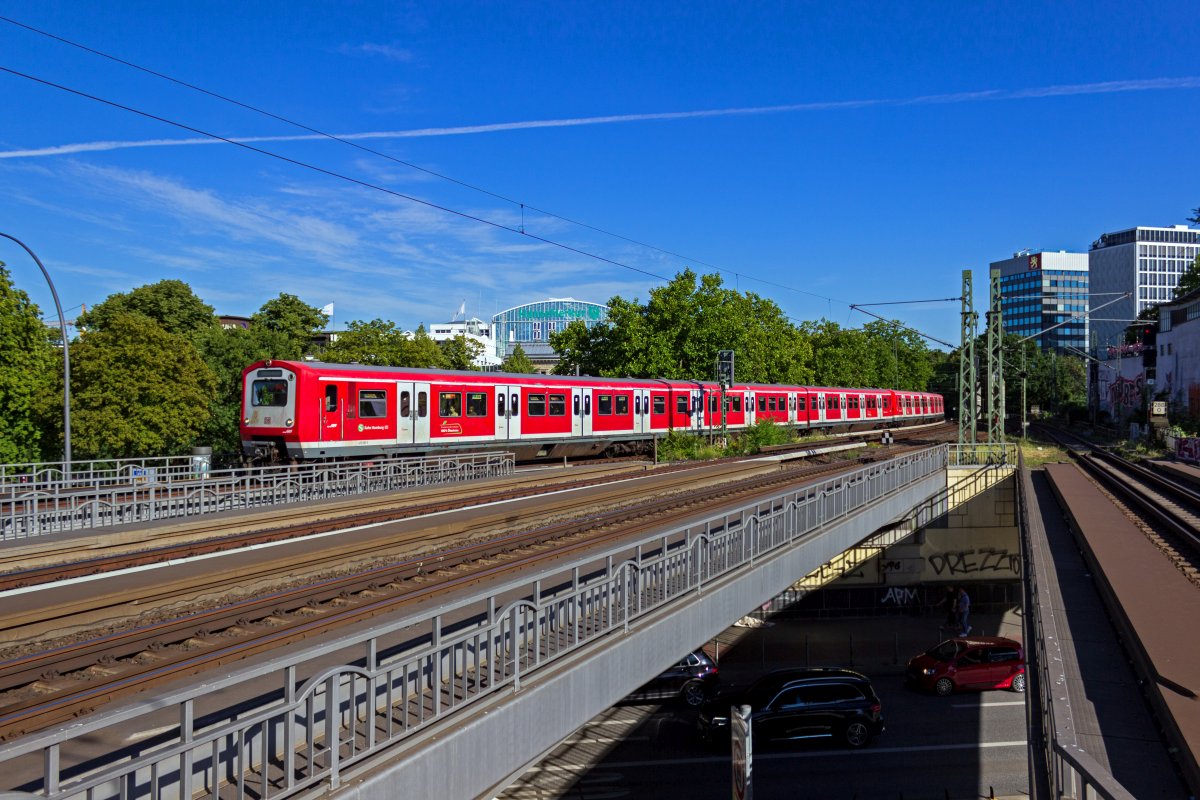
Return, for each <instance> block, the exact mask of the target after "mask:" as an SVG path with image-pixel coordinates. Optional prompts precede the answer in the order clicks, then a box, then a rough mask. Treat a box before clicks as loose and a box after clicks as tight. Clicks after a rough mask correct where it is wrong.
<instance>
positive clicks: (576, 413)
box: [571, 395, 579, 417]
mask: <svg viewBox="0 0 1200 800" xmlns="http://www.w3.org/2000/svg"><path fill="white" fill-rule="evenodd" d="M571 411H572V412H573V413H574V414H575V416H577V417H578V416H579V395H575V403H574V405H572V406H571Z"/></svg>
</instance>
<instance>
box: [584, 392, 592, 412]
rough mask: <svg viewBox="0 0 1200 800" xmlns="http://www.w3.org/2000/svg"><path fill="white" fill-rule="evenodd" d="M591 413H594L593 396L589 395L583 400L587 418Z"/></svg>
mask: <svg viewBox="0 0 1200 800" xmlns="http://www.w3.org/2000/svg"><path fill="white" fill-rule="evenodd" d="M591 413H592V396H591V395H590V394H589V395H588V396H587V397H585V398H583V415H584V416H585V417H586V416H587V415H588V414H591Z"/></svg>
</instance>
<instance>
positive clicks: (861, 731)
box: [842, 720, 871, 747]
mask: <svg viewBox="0 0 1200 800" xmlns="http://www.w3.org/2000/svg"><path fill="white" fill-rule="evenodd" d="M870 739H871V732H870V731H869V730H867V726H866V724H865V723H863V722H859V721H857V720H855V721H854V722H851V723H850V724H849V725H847V726H846V729H845V730H844V731H842V740H843V741H845V742H846V744H847V745H849V746H850V747H862V746H863V745H865V744H866V743H867V742H868V741H870Z"/></svg>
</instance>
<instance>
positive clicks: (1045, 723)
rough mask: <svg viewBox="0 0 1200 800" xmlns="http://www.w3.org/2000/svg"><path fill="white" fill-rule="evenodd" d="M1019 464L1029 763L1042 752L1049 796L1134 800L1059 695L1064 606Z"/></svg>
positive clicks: (1062, 671) (1021, 462)
mask: <svg viewBox="0 0 1200 800" xmlns="http://www.w3.org/2000/svg"><path fill="white" fill-rule="evenodd" d="M1018 466H1019V470H1020V475H1021V479H1020V480H1019V481H1018V482H1017V506H1018V513H1019V514H1020V522H1021V524H1020V526H1019V527H1020V531H1021V548H1022V550H1023V551H1024V555H1025V565H1024V566H1025V586H1026V602H1025V628H1026V630H1025V631H1024V636H1025V641H1026V642H1032V643H1033V652H1032V653H1030V654H1029V655H1031V656H1032V658H1031V659H1030V661H1031V662H1032V663H1031V666H1033V668H1034V671H1035V674H1033V675H1031V676H1030V681H1029V689H1030V692H1031V693H1032V694H1033V695H1034V696H1033V698H1031V702H1030V703H1028V704H1027V708H1028V709H1029V713H1030V714H1037V715H1038V719H1036V720H1030V725H1029V728H1030V743H1029V746H1030V757H1031V762H1033V761H1034V759H1033V756H1034V755H1035V748H1040V756H1041V758H1042V759H1043V760H1044V761H1045V771H1046V773H1047V780H1048V781H1049V787H1048V789H1049V792H1050V795H1049V796H1050V797H1051V798H1059V797H1070V798H1079V800H1087V798H1093V797H1102V798H1105V800H1134V796H1133V795H1132V794H1131V793H1130V792H1128V791H1127V790H1126V789H1125V788H1124V787H1123V786H1121V784H1120V783H1119V782H1118V781H1117V779H1116V778H1114V777H1113V776H1112V774H1111V773H1109V771H1108V770H1107V769H1105V767H1104V766H1103V765H1102V764H1100V762H1098V761H1097V760H1096V759H1095V758H1093V757H1092V756H1091V755H1089V754H1088V753H1087V752H1086V751H1085V750H1084V749H1083V748H1082V747H1081V746H1080V745H1079V742H1078V740H1077V738H1076V736H1075V721H1074V718H1073V716H1072V712H1071V704H1070V702H1069V700H1068V699H1067V698H1066V697H1065V692H1064V691H1063V687H1065V686H1066V685H1067V680H1068V677H1069V676H1068V675H1067V670H1066V667H1065V663H1066V661H1065V659H1064V658H1063V654H1062V652H1061V648H1062V638H1061V635H1062V633H1063V631H1060V630H1059V627H1058V626H1059V622H1058V620H1057V619H1056V617H1055V612H1054V609H1056V608H1062V598H1061V596H1060V592H1059V588H1058V580H1057V578H1056V576H1055V572H1054V565H1053V560H1052V558H1051V556H1050V553H1049V546H1048V543H1047V541H1046V530H1045V528H1044V527H1043V525H1042V520H1041V518H1040V517H1038V516H1037V515H1036V514H1031V513H1030V498H1031V497H1033V481H1032V478H1031V477H1030V474H1029V471H1028V470H1026V469H1025V460H1024V457H1023V456H1021V455H1018ZM1034 701H1036V705H1035V702H1034ZM1039 726H1040V734H1041V740H1040V741H1038V737H1037V736H1036V735H1035V733H1037V732H1039V731H1038V727H1039ZM1037 773H1038V770H1037V769H1036V768H1035V765H1034V764H1033V763H1031V767H1030V779H1031V780H1036V779H1037ZM1039 795H1040V792H1034V796H1039Z"/></svg>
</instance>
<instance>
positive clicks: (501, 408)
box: [496, 384, 521, 441]
mask: <svg viewBox="0 0 1200 800" xmlns="http://www.w3.org/2000/svg"><path fill="white" fill-rule="evenodd" d="M520 436H521V388H520V387H519V386H509V385H507V384H499V385H497V386H496V439H497V441H499V440H503V439H518V438H520Z"/></svg>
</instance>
